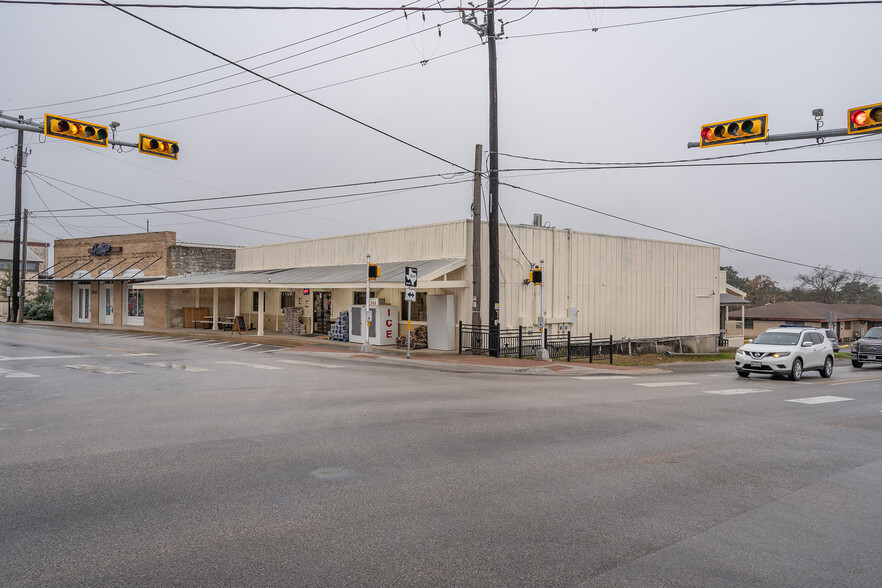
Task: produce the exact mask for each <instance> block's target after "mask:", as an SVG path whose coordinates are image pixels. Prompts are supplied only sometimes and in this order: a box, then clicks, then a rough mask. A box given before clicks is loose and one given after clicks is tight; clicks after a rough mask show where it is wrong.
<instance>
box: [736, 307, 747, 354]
mask: <svg viewBox="0 0 882 588" xmlns="http://www.w3.org/2000/svg"><path fill="white" fill-rule="evenodd" d="M744 330H745V329H744V305H743V304H742V305H741V342H740V343H739V344H738V346H739V347H741V345H743V344H744Z"/></svg>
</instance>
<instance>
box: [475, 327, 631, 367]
mask: <svg viewBox="0 0 882 588" xmlns="http://www.w3.org/2000/svg"><path fill="white" fill-rule="evenodd" d="M541 348H542V334H541V333H538V332H535V331H524V328H523V327H518V328H517V329H501V328H499V327H498V326H493V325H490V326H487V325H473V324H469V323H463V322H462V321H460V322H459V353H463V352H466V353H469V352H471V353H475V354H483V353H487V354H489V355H490V356H491V357H517V358H519V359H522V358H524V357H536V356H537V353H538V351H539V350H540V349H541ZM545 349H546V350H547V351H548V355H549V357H550V358H551V359H563V358H566V360H567V361H572V360H574V359H585V358H587V359H588V361H589V362H591V363H593V362H594V361H595V360H600V361H604V362H606V361H608V362H609V364H610V365H612V362H613V361H612V360H613V350H614V347H613V338H612V335H610V336H609V337H608V338H603V339H595V338H594V335H593V333H592V334H589V335H588V336H587V337H573V336H572V335H571V334H570V333H566V334H558V335H546V337H545Z"/></svg>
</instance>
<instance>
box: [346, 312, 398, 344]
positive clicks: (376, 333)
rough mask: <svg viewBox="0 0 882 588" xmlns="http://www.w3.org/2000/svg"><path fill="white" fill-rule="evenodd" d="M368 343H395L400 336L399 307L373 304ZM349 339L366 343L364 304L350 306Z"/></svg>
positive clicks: (353, 341)
mask: <svg viewBox="0 0 882 588" xmlns="http://www.w3.org/2000/svg"><path fill="white" fill-rule="evenodd" d="M370 323H371V325H370V327H368V343H370V344H371V345H395V339H397V338H398V307H397V306H371V311H370ZM349 341H350V342H352V343H364V305H363V304H358V305H354V306H350V307H349Z"/></svg>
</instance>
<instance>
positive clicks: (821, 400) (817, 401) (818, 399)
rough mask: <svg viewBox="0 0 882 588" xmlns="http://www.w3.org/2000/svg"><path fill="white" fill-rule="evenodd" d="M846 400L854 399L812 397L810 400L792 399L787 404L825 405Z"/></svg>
mask: <svg viewBox="0 0 882 588" xmlns="http://www.w3.org/2000/svg"><path fill="white" fill-rule="evenodd" d="M846 400H854V398H844V397H842V396H814V397H812V398H794V399H792V400H788V401H787V402H798V403H800V404H826V403H828V402H845V401H846Z"/></svg>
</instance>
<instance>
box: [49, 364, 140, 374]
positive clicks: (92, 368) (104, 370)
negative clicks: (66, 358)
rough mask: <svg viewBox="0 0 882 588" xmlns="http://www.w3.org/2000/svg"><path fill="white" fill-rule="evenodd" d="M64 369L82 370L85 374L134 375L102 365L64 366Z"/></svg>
mask: <svg viewBox="0 0 882 588" xmlns="http://www.w3.org/2000/svg"><path fill="white" fill-rule="evenodd" d="M64 367H69V368H71V369H75V370H83V371H85V372H94V373H96V374H134V373H135V372H130V371H127V370H117V369H114V368H109V367H105V366H103V365H87V364H81V365H66V366H64Z"/></svg>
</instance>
